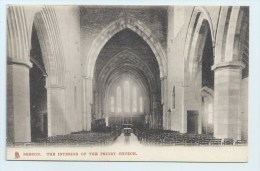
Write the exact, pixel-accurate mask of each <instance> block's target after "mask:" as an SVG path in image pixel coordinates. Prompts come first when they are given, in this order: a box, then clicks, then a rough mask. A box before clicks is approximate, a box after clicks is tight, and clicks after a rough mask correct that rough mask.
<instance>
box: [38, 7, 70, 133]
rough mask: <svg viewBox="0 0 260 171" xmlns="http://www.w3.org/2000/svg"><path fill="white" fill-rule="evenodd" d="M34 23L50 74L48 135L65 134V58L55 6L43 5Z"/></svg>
mask: <svg viewBox="0 0 260 171" xmlns="http://www.w3.org/2000/svg"><path fill="white" fill-rule="evenodd" d="M33 23H34V25H35V29H36V31H37V35H38V37H39V42H40V47H41V51H42V57H43V62H44V65H45V67H46V72H47V75H48V76H47V79H46V88H47V105H48V107H47V109H48V110H47V113H48V136H54V135H59V134H64V133H65V127H64V126H65V124H64V123H65V120H64V114H65V59H64V54H63V46H62V42H61V37H60V32H59V25H58V21H57V17H56V14H55V10H54V8H53V7H49V6H47V7H43V8H42V9H41V11H39V12H37V13H36V14H35V17H34V20H33ZM57 123H58V124H57ZM55 125H59V126H58V127H56V126H55Z"/></svg>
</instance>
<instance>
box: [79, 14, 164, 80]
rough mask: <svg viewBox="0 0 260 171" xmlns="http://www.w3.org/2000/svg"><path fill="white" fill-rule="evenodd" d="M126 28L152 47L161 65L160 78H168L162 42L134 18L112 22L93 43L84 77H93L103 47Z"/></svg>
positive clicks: (84, 68)
mask: <svg viewBox="0 0 260 171" xmlns="http://www.w3.org/2000/svg"><path fill="white" fill-rule="evenodd" d="M126 28H128V29H130V30H132V31H133V32H135V33H136V34H138V35H139V36H140V37H142V38H143V40H144V41H145V42H146V43H147V44H148V45H149V46H150V48H151V49H152V51H153V53H154V55H155V57H156V59H157V61H158V64H159V68H160V77H161V78H163V77H166V76H167V67H166V66H167V65H166V55H165V52H164V50H163V48H162V46H161V45H160V42H159V41H158V40H157V39H156V38H155V37H153V35H152V32H151V31H150V30H149V29H148V28H147V27H146V26H145V25H144V24H143V23H142V22H140V21H136V20H135V19H132V18H121V19H119V20H117V21H114V22H112V23H111V24H109V25H108V26H107V27H106V28H105V29H104V30H102V31H101V33H100V34H99V36H98V37H97V38H96V39H95V40H94V41H93V43H92V45H91V48H90V51H89V53H88V55H87V59H86V60H85V62H84V67H83V75H84V76H86V77H93V73H94V66H95V62H96V60H97V57H98V54H99V52H100V51H101V49H102V48H103V46H104V45H105V44H106V43H107V41H108V40H109V39H110V38H111V37H113V36H114V35H115V34H116V33H118V32H120V31H122V30H124V29H126Z"/></svg>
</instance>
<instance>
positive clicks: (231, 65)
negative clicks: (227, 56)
mask: <svg viewBox="0 0 260 171" xmlns="http://www.w3.org/2000/svg"><path fill="white" fill-rule="evenodd" d="M221 68H234V69H241V70H242V69H244V68H245V64H244V63H243V62H241V61H228V62H221V63H218V64H214V65H213V66H212V67H211V70H213V71H215V70H217V69H221Z"/></svg>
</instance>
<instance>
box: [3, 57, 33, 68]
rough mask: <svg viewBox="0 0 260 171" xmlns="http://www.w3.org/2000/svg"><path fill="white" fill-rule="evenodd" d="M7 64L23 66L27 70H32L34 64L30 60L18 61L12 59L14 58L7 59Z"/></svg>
mask: <svg viewBox="0 0 260 171" xmlns="http://www.w3.org/2000/svg"><path fill="white" fill-rule="evenodd" d="M7 63H8V65H23V66H25V67H27V68H29V69H30V68H32V66H33V65H32V63H31V62H30V61H29V60H25V59H17V58H12V57H7Z"/></svg>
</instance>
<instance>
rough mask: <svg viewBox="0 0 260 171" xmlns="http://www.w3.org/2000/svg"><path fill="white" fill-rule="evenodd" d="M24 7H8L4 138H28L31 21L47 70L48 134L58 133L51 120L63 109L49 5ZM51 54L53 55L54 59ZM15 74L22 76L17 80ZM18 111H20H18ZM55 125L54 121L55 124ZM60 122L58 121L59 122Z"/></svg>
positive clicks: (59, 55)
mask: <svg viewBox="0 0 260 171" xmlns="http://www.w3.org/2000/svg"><path fill="white" fill-rule="evenodd" d="M25 8H26V7H22V6H10V7H9V8H8V18H7V23H8V28H7V30H8V34H7V55H8V56H7V58H8V80H7V82H8V90H7V92H8V96H7V97H8V98H9V99H8V109H7V112H8V126H7V127H8V128H7V132H8V133H7V134H8V141H10V142H30V141H31V133H30V132H31V126H30V91H29V89H30V88H29V70H30V68H31V67H32V63H31V62H30V47H31V34H32V27H33V23H34V24H35V27H36V30H37V34H38V37H39V41H40V44H41V51H42V53H43V60H44V64H45V67H46V72H47V74H48V78H47V85H46V86H47V89H48V93H47V94H48V95H47V96H48V115H49V119H48V120H49V121H50V122H49V123H48V127H49V129H48V135H49V136H51V135H55V134H62V133H63V131H64V129H63V128H58V127H57V128H55V127H54V126H53V125H55V124H54V122H56V121H57V120H59V119H60V118H59V116H60V114H63V113H64V111H63V110H64V106H65V104H64V102H65V99H64V87H65V75H64V74H65V72H64V71H65V62H64V55H63V52H62V44H61V40H60V34H59V27H58V23H57V18H56V14H55V11H54V8H53V7H47V6H46V7H41V8H36V9H35V10H32V11H30V12H28V13H27V12H26V10H25ZM54 58H55V59H54ZM19 78H24V79H23V81H21V80H20V79H19ZM21 111H23V112H22V114H21ZM56 125H57V124H56ZM61 125H62V124H59V126H61Z"/></svg>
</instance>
